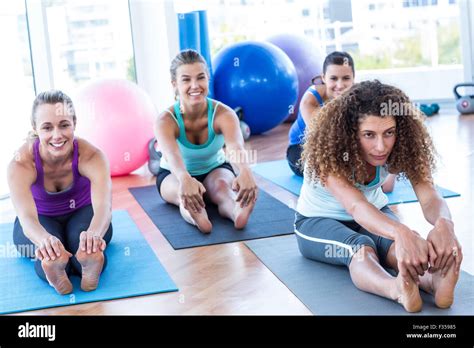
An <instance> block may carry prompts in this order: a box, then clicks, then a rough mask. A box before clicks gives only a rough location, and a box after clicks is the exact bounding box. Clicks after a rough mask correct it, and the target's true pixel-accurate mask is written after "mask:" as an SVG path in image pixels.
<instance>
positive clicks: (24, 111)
mask: <svg viewBox="0 0 474 348" xmlns="http://www.w3.org/2000/svg"><path fill="white" fill-rule="evenodd" d="M0 46H1V47H3V49H2V54H0V76H1V79H0V95H1V96H2V98H1V100H2V112H1V120H0V122H1V126H0V139H1V147H2V148H1V150H0V197H5V195H6V194H7V193H8V185H7V176H6V168H7V165H8V163H9V161H10V160H11V159H12V158H14V152H15V150H16V149H18V147H19V146H20V145H21V143H22V142H23V141H24V139H25V138H26V136H27V133H28V129H29V113H30V102H31V101H32V100H33V98H34V87H33V78H32V69H31V61H30V49H29V44H28V30H27V23H26V11H25V6H24V2H23V1H1V2H0Z"/></svg>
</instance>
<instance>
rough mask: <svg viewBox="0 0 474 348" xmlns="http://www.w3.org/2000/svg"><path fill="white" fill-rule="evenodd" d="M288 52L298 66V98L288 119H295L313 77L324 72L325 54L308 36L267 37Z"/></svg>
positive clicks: (281, 35)
mask: <svg viewBox="0 0 474 348" xmlns="http://www.w3.org/2000/svg"><path fill="white" fill-rule="evenodd" d="M267 41H268V42H271V43H272V44H274V45H275V46H277V47H279V48H280V49H281V50H282V51H283V52H285V53H286V54H287V56H288V57H289V58H290V60H291V61H292V62H293V65H294V66H295V68H296V74H297V75H298V100H297V101H296V105H295V109H294V111H293V113H290V114H289V115H288V117H287V119H286V121H294V120H295V119H296V116H297V115H298V109H299V105H300V101H301V98H302V97H303V94H304V93H305V92H306V90H307V89H308V87H309V86H311V79H312V78H313V77H315V76H317V75H321V74H322V72H323V62H324V55H323V54H321V52H320V51H319V49H318V48H317V47H316V45H315V44H313V43H312V42H311V40H309V39H308V38H306V37H304V36H301V35H295V34H279V35H274V36H271V37H270V38H268V39H267Z"/></svg>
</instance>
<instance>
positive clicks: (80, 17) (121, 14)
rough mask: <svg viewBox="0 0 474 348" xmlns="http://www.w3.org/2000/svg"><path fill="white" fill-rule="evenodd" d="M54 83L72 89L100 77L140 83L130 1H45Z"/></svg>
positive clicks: (65, 88) (45, 20) (43, 0)
mask: <svg viewBox="0 0 474 348" xmlns="http://www.w3.org/2000/svg"><path fill="white" fill-rule="evenodd" d="M42 5H43V7H44V13H45V16H46V17H45V18H44V22H45V23H46V25H47V38H46V39H47V41H48V43H49V49H50V56H51V68H52V77H53V83H54V86H55V87H56V88H60V89H64V90H66V91H67V90H71V89H73V88H75V87H77V86H79V85H80V84H81V83H83V82H85V81H88V80H91V79H96V78H106V77H114V78H126V79H129V80H132V81H135V80H136V76H135V62H134V59H133V46H132V37H131V31H130V16H129V8H128V1H127V0H42Z"/></svg>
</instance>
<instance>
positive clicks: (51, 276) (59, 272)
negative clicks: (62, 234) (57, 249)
mask: <svg viewBox="0 0 474 348" xmlns="http://www.w3.org/2000/svg"><path fill="white" fill-rule="evenodd" d="M70 256H71V254H69V253H67V252H66V251H65V250H63V251H62V252H61V256H60V257H58V258H56V259H55V260H49V261H47V260H46V259H43V260H42V261H41V267H42V268H43V270H44V273H45V274H46V279H48V283H49V285H51V286H52V287H53V288H54V289H55V290H56V291H57V292H58V294H61V295H65V294H69V293H71V292H72V283H71V281H70V280H69V278H68V276H67V274H66V265H67V263H68V262H69V257H70Z"/></svg>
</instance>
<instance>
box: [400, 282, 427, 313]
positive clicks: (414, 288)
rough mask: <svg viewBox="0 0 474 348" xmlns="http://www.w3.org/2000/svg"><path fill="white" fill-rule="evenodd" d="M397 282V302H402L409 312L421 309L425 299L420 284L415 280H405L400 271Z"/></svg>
mask: <svg viewBox="0 0 474 348" xmlns="http://www.w3.org/2000/svg"><path fill="white" fill-rule="evenodd" d="M395 282H396V284H397V302H398V303H400V304H401V305H402V306H403V307H404V308H405V310H406V311H407V312H410V313H415V312H419V311H421V307H422V306H423V301H422V299H421V296H420V289H419V288H418V285H417V284H416V283H415V282H413V281H410V282H405V281H404V280H403V278H402V276H401V275H400V273H398V276H397V278H396V279H395Z"/></svg>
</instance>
